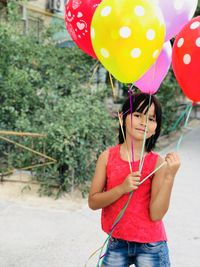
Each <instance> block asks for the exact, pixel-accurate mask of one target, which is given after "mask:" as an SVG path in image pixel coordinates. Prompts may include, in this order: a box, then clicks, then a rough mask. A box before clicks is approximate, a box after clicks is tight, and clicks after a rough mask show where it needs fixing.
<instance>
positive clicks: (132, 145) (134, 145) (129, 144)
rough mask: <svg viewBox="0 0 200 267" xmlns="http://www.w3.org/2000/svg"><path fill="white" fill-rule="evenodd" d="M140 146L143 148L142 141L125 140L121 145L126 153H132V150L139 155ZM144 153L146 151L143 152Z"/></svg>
mask: <svg viewBox="0 0 200 267" xmlns="http://www.w3.org/2000/svg"><path fill="white" fill-rule="evenodd" d="M142 146H143V141H136V140H130V139H127V140H126V143H125V142H124V143H123V147H124V148H126V150H127V149H128V151H129V152H130V151H132V149H133V150H134V151H135V152H137V153H139V154H140V153H141V151H142ZM144 152H146V149H145V151H144Z"/></svg>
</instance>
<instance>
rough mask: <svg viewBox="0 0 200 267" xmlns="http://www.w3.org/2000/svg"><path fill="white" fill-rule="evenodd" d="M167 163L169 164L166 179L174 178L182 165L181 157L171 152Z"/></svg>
mask: <svg viewBox="0 0 200 267" xmlns="http://www.w3.org/2000/svg"><path fill="white" fill-rule="evenodd" d="M165 161H166V162H167V168H166V172H167V173H166V179H168V178H174V177H175V175H176V173H177V171H178V169H179V167H180V165H181V163H180V158H179V155H178V154H177V153H175V152H170V153H168V154H167V155H166V157H165Z"/></svg>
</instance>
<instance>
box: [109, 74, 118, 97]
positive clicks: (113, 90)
mask: <svg viewBox="0 0 200 267" xmlns="http://www.w3.org/2000/svg"><path fill="white" fill-rule="evenodd" d="M109 79H110V84H111V87H112V92H113V97H114V99H115V98H116V96H117V94H116V89H115V87H114V84H113V79H112V76H111V74H110V72H109Z"/></svg>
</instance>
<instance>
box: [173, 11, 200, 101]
mask: <svg viewBox="0 0 200 267" xmlns="http://www.w3.org/2000/svg"><path fill="white" fill-rule="evenodd" d="M172 67H173V71H174V74H175V76H176V79H177V81H178V83H179V85H180V87H181V89H182V91H183V93H184V94H185V96H186V97H188V98H189V99H191V100H192V101H193V102H194V103H195V102H200V16H198V17H195V18H193V19H192V20H190V21H189V22H188V23H187V24H186V25H185V26H184V27H183V29H182V30H181V31H180V32H179V34H178V35H177V37H176V40H175V42H174V45H173V52H172Z"/></svg>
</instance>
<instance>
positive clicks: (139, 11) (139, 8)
mask: <svg viewBox="0 0 200 267" xmlns="http://www.w3.org/2000/svg"><path fill="white" fill-rule="evenodd" d="M134 12H135V14H136V15H137V16H139V17H142V16H144V14H145V9H144V7H143V6H136V7H135V9H134Z"/></svg>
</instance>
